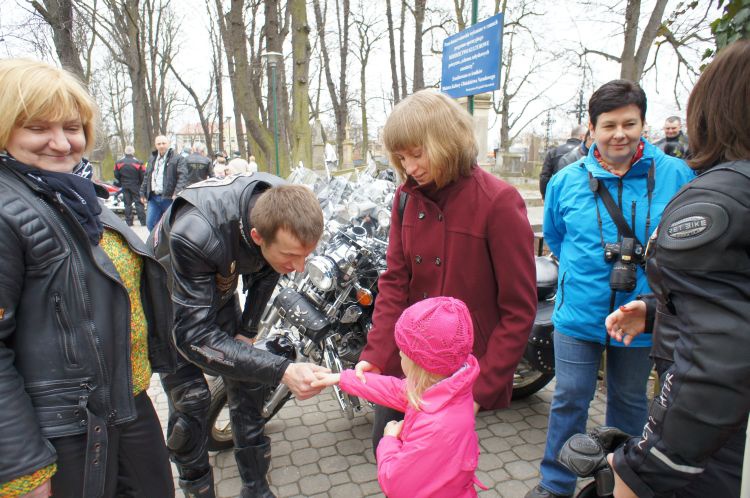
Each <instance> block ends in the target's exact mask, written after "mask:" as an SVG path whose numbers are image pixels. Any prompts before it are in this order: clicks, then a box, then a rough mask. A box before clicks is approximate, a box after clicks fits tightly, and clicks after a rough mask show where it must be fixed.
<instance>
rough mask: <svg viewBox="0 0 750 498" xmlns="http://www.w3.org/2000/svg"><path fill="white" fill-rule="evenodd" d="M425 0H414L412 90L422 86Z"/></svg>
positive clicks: (419, 88)
mask: <svg viewBox="0 0 750 498" xmlns="http://www.w3.org/2000/svg"><path fill="white" fill-rule="evenodd" d="M426 8H427V0H414V10H413V11H412V13H413V14H414V79H413V81H412V91H414V92H416V91H417V90H421V89H422V88H424V59H423V58H422V37H423V36H424V32H423V29H424V16H425V9H426Z"/></svg>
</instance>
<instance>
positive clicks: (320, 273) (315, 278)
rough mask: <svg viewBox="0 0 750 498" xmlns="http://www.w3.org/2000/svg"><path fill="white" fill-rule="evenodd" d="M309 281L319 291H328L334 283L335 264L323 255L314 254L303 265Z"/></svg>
mask: <svg viewBox="0 0 750 498" xmlns="http://www.w3.org/2000/svg"><path fill="white" fill-rule="evenodd" d="M305 271H306V272H307V275H308V276H309V277H310V281H311V282H312V283H313V285H314V286H315V287H317V288H318V289H320V290H321V291H324V292H325V291H329V290H331V289H333V286H334V285H336V265H335V264H334V263H333V261H331V260H330V259H328V258H326V257H324V256H315V257H314V258H311V259H310V260H309V261H308V262H307V264H306V265H305Z"/></svg>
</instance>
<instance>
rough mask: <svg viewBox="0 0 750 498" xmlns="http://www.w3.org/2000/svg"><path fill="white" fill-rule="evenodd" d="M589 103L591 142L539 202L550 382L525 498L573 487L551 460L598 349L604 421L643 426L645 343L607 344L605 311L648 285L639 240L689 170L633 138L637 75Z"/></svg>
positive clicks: (572, 430)
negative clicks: (547, 254)
mask: <svg viewBox="0 0 750 498" xmlns="http://www.w3.org/2000/svg"><path fill="white" fill-rule="evenodd" d="M588 109H589V131H590V132H591V135H592V137H594V144H593V145H592V146H591V148H590V149H589V153H588V155H587V156H586V158H585V159H584V160H583V161H578V162H576V163H575V164H573V165H571V166H569V167H565V168H564V169H562V170H561V171H560V172H559V173H557V174H556V175H555V176H553V177H552V179H551V180H550V182H549V184H548V185H547V198H546V200H545V203H544V225H543V226H544V240H545V242H547V244H548V245H549V247H550V250H551V251H552V253H553V254H554V255H555V256H557V257H558V259H559V261H560V268H559V277H558V294H557V300H556V302H555V310H554V312H553V315H552V322H553V324H554V326H555V331H554V334H553V341H554V352H555V379H556V385H555V393H554V396H553V398H552V405H551V406H550V413H549V425H548V430H547V442H546V446H545V451H544V457H543V458H542V461H541V465H540V472H541V475H542V479H541V482H540V483H539V485H537V486H536V487H535V488H534V489H532V490H531V491H529V493H528V494H527V495H526V497H527V498H548V497H559V496H571V495H573V492H574V491H575V487H576V476H575V475H574V474H573V473H572V472H570V471H569V470H568V469H567V468H565V467H563V466H562V465H561V464H560V463H558V462H557V455H558V453H559V451H560V449H561V448H562V446H563V444H564V443H565V441H566V440H567V439H568V438H569V437H570V436H572V435H573V434H576V433H580V432H584V430H585V428H586V420H587V418H588V409H589V404H590V403H591V399H592V398H593V396H594V392H595V390H596V382H597V374H598V372H599V364H600V362H601V358H602V353H603V352H604V351H606V353H607V372H606V379H607V413H606V425H608V426H612V427H617V428H619V429H621V430H623V431H625V432H628V433H631V434H633V433H636V432H638V431H640V430H641V428H642V427H643V424H644V423H645V421H646V417H647V412H648V404H647V400H646V382H647V380H648V376H649V373H650V372H651V367H652V362H651V360H650V358H649V352H650V349H651V342H650V340H649V338H647V337H641V338H639V340H638V341H636V342H635V343H634V344H633V345H632V346H631V347H629V348H625V347H620V344H614V343H613V344H610V342H609V336H608V335H607V331H606V330H605V328H604V319H605V318H606V316H607V314H609V313H610V312H611V311H612V309H614V308H615V307H617V306H619V305H621V304H624V303H627V302H628V301H630V300H632V299H633V298H635V296H636V295H638V294H641V293H644V292H648V284H647V282H646V277H645V274H644V272H643V268H642V267H641V265H640V263H641V262H642V259H641V258H642V255H643V250H644V248H645V243H646V241H647V240H648V237H649V236H650V234H651V231H652V230H653V228H654V227H655V226H656V225H657V224H658V223H659V219H660V217H661V213H662V209H663V206H664V205H665V204H666V202H667V201H668V200H669V199H670V198H671V197H672V196H673V195H674V193H675V192H677V191H678V190H679V189H680V187H681V186H682V185H683V184H685V183H687V182H688V181H690V180H691V179H692V178H693V177H694V175H693V172H692V171H691V170H690V169H689V168H688V167H687V166H686V165H685V163H684V162H683V161H682V160H680V159H677V158H674V157H669V156H666V155H665V154H664V153H663V152H662V151H661V150H659V149H658V148H657V147H654V146H653V145H651V144H650V143H648V142H646V141H645V140H643V139H642V138H641V131H642V129H643V123H644V121H645V117H646V94H645V93H644V91H643V90H642V89H641V88H640V86H638V85H637V84H636V83H633V82H630V81H627V80H614V81H610V82H609V83H606V84H604V85H602V86H601V87H599V89H597V90H596V91H595V92H594V94H593V95H592V96H591V99H590V100H589V105H588ZM607 193H609V196H610V197H611V198H612V199H613V201H612V206H611V207H608V204H607V202H606V200H607V199H608V198H607V197H606V194H607ZM610 209H612V211H610ZM617 219H621V223H622V227H623V228H622V230H620V229H618V225H617V224H616V221H615V220H617ZM624 225H627V227H628V229H627V230H628V231H630V232H631V233H630V234H628V233H627V231H626V230H625V228H624ZM636 239H637V240H636Z"/></svg>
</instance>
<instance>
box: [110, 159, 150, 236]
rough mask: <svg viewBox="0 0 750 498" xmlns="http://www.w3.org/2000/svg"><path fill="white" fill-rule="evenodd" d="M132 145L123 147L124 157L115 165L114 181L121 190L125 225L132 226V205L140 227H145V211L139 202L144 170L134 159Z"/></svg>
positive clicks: (141, 164)
mask: <svg viewBox="0 0 750 498" xmlns="http://www.w3.org/2000/svg"><path fill="white" fill-rule="evenodd" d="M133 154H135V149H134V148H133V146H132V145H126V146H125V155H124V156H123V158H122V159H120V160H119V161H117V162H116V163H115V180H116V181H117V183H118V185H119V186H120V187H121V188H122V199H123V202H124V203H125V223H127V224H128V226H133V203H135V212H136V215H137V216H138V221H139V222H140V223H141V226H146V210H145V209H144V207H143V202H141V196H140V190H141V183H143V175H144V172H145V170H146V168H145V166H143V163H142V162H140V161H139V160H138V159H136V158H135V156H134V155H133Z"/></svg>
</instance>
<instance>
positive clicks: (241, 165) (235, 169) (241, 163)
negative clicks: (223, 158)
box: [227, 157, 250, 175]
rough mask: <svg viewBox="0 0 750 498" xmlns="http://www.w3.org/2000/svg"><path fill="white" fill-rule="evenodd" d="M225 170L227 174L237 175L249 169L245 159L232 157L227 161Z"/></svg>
mask: <svg viewBox="0 0 750 498" xmlns="http://www.w3.org/2000/svg"><path fill="white" fill-rule="evenodd" d="M227 170H228V173H227V174H229V175H239V174H243V173H248V172H249V171H250V169H249V168H248V164H247V161H245V160H244V159H242V158H241V157H235V158H234V159H232V160H231V161H229V164H227Z"/></svg>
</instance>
